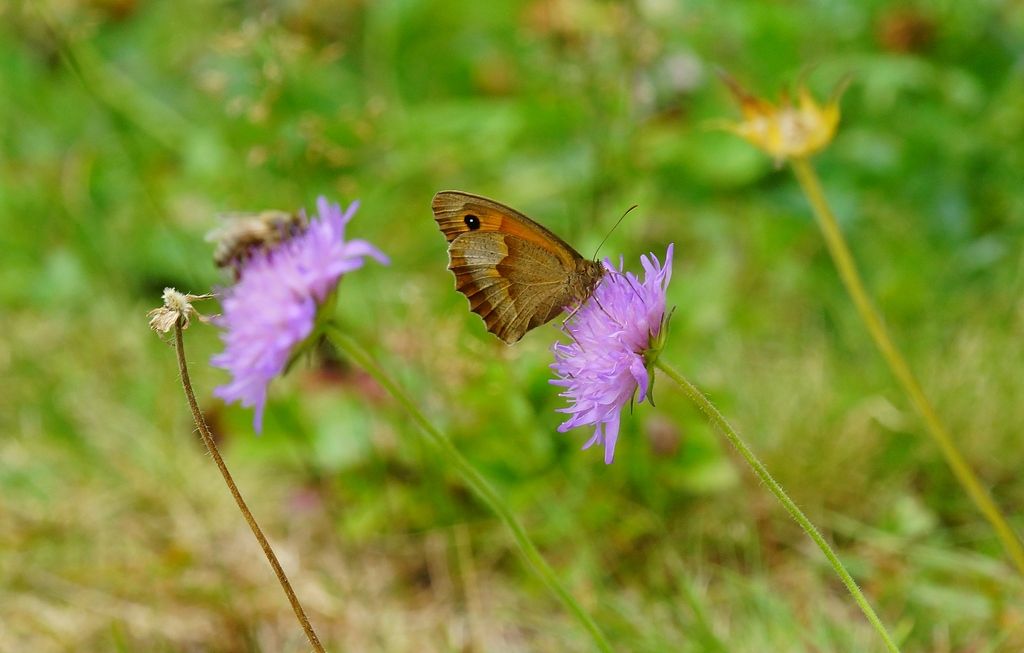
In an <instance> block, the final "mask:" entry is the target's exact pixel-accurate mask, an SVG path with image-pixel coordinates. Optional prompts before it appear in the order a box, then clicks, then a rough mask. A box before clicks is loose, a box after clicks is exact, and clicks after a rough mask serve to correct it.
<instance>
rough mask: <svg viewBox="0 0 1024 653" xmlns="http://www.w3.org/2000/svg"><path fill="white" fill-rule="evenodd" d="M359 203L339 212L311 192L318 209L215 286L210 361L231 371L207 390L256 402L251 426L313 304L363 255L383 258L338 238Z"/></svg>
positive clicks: (306, 327) (257, 423) (258, 424)
mask: <svg viewBox="0 0 1024 653" xmlns="http://www.w3.org/2000/svg"><path fill="white" fill-rule="evenodd" d="M358 207H359V202H352V204H350V205H349V207H348V209H346V210H345V211H344V212H342V210H341V206H339V205H338V204H332V203H331V202H328V201H327V199H326V198H324V197H319V198H317V201H316V209H317V215H316V216H314V217H313V218H312V219H310V220H309V223H308V225H306V226H305V228H303V229H301V230H300V231H299V233H297V234H295V235H294V236H292V237H290V238H288V239H286V240H283V241H281V242H278V243H277V244H275V245H274V246H273V247H270V248H269V249H266V250H262V251H256V252H254V253H253V254H252V256H251V257H250V258H247V259H246V260H244V261H242V262H240V263H239V265H238V267H237V268H236V270H237V273H238V281H237V282H236V283H235V285H233V286H230V287H228V288H227V289H225V290H224V291H222V292H221V293H219V294H220V295H221V306H222V308H223V315H222V316H221V317H219V318H217V320H216V323H217V325H218V326H220V327H222V328H223V329H224V332H223V333H221V340H223V341H224V351H223V352H221V353H220V354H218V355H216V356H214V357H213V358H212V359H211V361H210V362H211V363H212V364H213V365H214V366H215V367H220V368H223V369H225V370H227V371H228V372H230V373H231V377H232V378H231V381H230V382H229V383H228V384H226V385H222V386H220V387H218V388H216V389H215V390H214V394H215V395H216V396H217V397H220V398H221V399H223V400H224V401H226V402H229V403H230V402H233V401H238V402H240V403H241V404H242V406H245V407H250V406H252V407H255V409H256V411H255V415H254V416H253V426H254V428H255V429H256V431H257V432H260V431H262V430H263V409H264V406H265V405H266V401H267V386H268V385H269V384H270V381H271V379H273V378H274V377H275V376H277V375H278V374H280V373H281V372H282V371H283V370H284V366H285V364H286V363H287V362H288V358H289V356H290V355H291V353H292V350H293V349H294V347H295V346H296V345H297V344H299V343H300V342H302V341H303V340H305V339H306V338H307V337H308V336H309V335H310V333H312V331H313V325H314V323H315V321H316V313H317V309H318V307H319V306H320V305H321V304H322V303H323V302H324V300H325V299H327V297H328V296H329V295H330V294H331V292H332V291H333V290H334V288H335V287H336V286H337V284H338V280H339V279H341V276H342V275H343V274H345V273H346V272H351V271H352V270H356V269H358V268H360V267H362V265H363V262H364V260H365V258H366V257H372V258H374V259H376V260H377V261H378V262H380V263H383V264H385V265H386V264H387V263H388V258H387V257H386V256H385V255H384V254H383V253H382V252H381V251H380V250H378V249H377V248H376V247H374V246H373V245H371V244H370V243H368V242H366V241H365V240H348V241H346V240H345V225H346V224H347V223H348V221H349V220H351V219H352V216H353V215H354V214H355V212H356V209H357V208H358ZM304 222H305V221H304Z"/></svg>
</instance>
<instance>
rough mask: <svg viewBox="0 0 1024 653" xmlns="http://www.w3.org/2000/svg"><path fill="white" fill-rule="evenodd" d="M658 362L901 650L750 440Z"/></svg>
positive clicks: (880, 631)
mask: <svg viewBox="0 0 1024 653" xmlns="http://www.w3.org/2000/svg"><path fill="white" fill-rule="evenodd" d="M655 366H656V367H657V368H658V369H660V370H661V371H662V372H664V373H665V375H666V376H668V377H669V378H670V379H672V380H673V381H675V382H676V383H677V384H678V385H679V387H680V389H681V390H682V391H683V394H685V395H686V396H687V397H689V399H690V401H692V402H693V403H694V404H696V406H697V408H699V409H700V411H701V412H702V413H704V415H705V416H706V417H707V418H708V420H709V421H710V422H711V423H712V424H713V425H714V427H715V428H717V429H718V430H719V431H721V432H722V435H724V436H725V437H726V439H727V440H729V442H730V443H731V444H732V446H733V447H735V448H736V450H737V451H739V453H740V455H741V456H743V458H744V459H745V460H746V461H747V464H748V465H750V467H751V469H753V470H754V473H755V474H757V477H758V478H759V479H761V482H762V483H764V484H765V485H766V486H768V490H769V491H770V492H771V493H772V494H774V495H775V498H776V499H778V500H779V502H780V503H781V504H782V506H783V507H784V508H785V509H786V512H788V513H789V514H790V516H791V517H792V518H793V520H794V521H795V522H796V523H797V524H799V525H800V528H802V529H803V530H804V532H805V533H807V536H808V537H810V538H811V539H812V540H813V541H814V543H815V544H816V545H818V548H819V549H821V552H822V553H824V554H825V558H827V559H828V561H829V564H831V565H832V569H834V570H835V572H836V575H837V576H839V578H840V580H842V581H843V584H844V585H846V589H848V590H849V591H850V594H851V595H852V596H853V600H854V601H856V602H857V605H858V606H859V607H860V609H861V611H862V612H863V613H864V616H865V617H867V619H868V621H869V622H871V625H872V626H874V628H875V630H876V631H877V632H878V635H879V636H880V637H881V638H882V640H883V641H885V645H886V647H888V649H889V650H890V651H892V652H894V653H898V651H899V648H898V647H897V646H896V643H895V642H894V641H893V639H892V637H890V636H889V632H888V631H887V630H886V629H885V626H884V625H883V624H882V622H881V620H880V619H879V618H878V615H877V614H875V610H874V609H873V608H872V607H871V604H870V603H868V600H867V599H866V598H864V595H863V594H862V593H861V591H860V588H859V587H857V582H856V581H855V580H853V576H851V575H850V572H848V571H847V570H846V567H844V566H843V563H842V562H841V561H840V560H839V556H837V555H836V554H835V552H834V551H833V550H832V547H831V546H829V544H828V542H826V541H825V538H824V537H822V535H821V533H820V532H818V529H817V528H815V527H814V524H812V523H811V521H810V520H809V519H807V516H806V515H804V513H803V511H802V510H800V508H799V507H797V505H796V504H795V503H793V500H792V499H790V498H789V495H787V494H786V492H785V490H783V489H782V486H780V485H779V484H778V483H777V482H776V481H775V479H774V478H772V475H771V474H769V473H768V470H767V469H765V466H764V465H763V464H761V461H760V460H758V459H757V456H755V455H754V452H753V451H751V450H750V449H749V448H748V447H747V445H746V443H744V442H743V439H742V438H740V436H739V434H738V433H737V432H736V430H735V429H734V428H733V427H732V425H730V424H729V422H728V421H726V419H725V417H723V416H722V413H720V412H719V411H718V409H717V408H715V405H714V404H712V403H711V400H710V399H708V398H707V397H706V396H704V393H702V392H701V391H700V390H698V389H697V387H696V386H694V385H693V384H692V383H690V382H689V381H688V380H687V379H686V377H684V376H683V375H682V374H680V373H679V372H677V371H675V370H674V369H672V368H671V367H670V366H669V365H667V364H666V363H664V362H662V361H661V360H660V359H659V360H658V361H657V362H656V363H655Z"/></svg>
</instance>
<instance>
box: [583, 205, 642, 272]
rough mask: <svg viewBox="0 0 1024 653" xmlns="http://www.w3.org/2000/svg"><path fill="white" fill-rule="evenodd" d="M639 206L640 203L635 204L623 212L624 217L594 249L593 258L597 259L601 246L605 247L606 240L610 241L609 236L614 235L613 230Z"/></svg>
mask: <svg viewBox="0 0 1024 653" xmlns="http://www.w3.org/2000/svg"><path fill="white" fill-rule="evenodd" d="M637 206H639V205H638V204H634V205H633V206H631V207H629V208H628V209H626V212H625V213H623V214H622V217H621V218H619V221H618V222H616V223H615V224H614V225H613V226H612V228H611V229H609V230H608V233H607V234H606V235H605V237H604V240H602V241H601V244H600V245H598V246H597V249H595V250H594V256H593V258H594V260H595V261H596V260H597V253H598V252H600V251H601V248H602V247H604V244H605V243H606V242H608V238H609V237H610V236H611V235H612V232H614V231H615V230H616V229H617V228H618V227H619V225H620V224H622V221H623V220H625V219H626V216H627V215H629V212H630V211H632V210H633V209H635V208H636V207H637Z"/></svg>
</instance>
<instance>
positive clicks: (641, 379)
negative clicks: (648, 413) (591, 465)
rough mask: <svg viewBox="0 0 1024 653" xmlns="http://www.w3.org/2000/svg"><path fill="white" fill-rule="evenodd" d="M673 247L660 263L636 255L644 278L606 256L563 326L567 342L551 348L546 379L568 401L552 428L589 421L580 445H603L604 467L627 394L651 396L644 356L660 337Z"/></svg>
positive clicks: (562, 429) (612, 454)
mask: <svg viewBox="0 0 1024 653" xmlns="http://www.w3.org/2000/svg"><path fill="white" fill-rule="evenodd" d="M672 250H673V245H669V246H668V251H667V252H666V253H665V264H664V265H661V264H660V263H659V262H658V259H657V258H656V257H655V256H654V254H651V255H650V256H641V257H640V262H641V264H642V265H643V268H644V280H643V281H640V280H639V279H637V277H636V276H635V275H634V274H633V273H632V272H623V271H622V262H621V261H620V262H619V268H618V269H616V268H615V267H614V266H613V265H612V264H611V263H610V262H609V261H608V260H607V259H605V261H604V265H605V268H606V269H607V271H608V274H606V275H605V276H604V278H603V279H602V280H601V281H600V283H598V285H597V288H596V289H595V290H594V294H593V295H592V296H591V297H590V299H588V300H587V301H586V303H584V304H583V306H582V307H580V308H579V310H577V311H576V314H575V315H574V316H573V318H572V319H571V320H569V322H568V323H567V324H566V326H565V327H564V331H565V332H566V333H567V334H568V335H569V336H570V338H571V339H572V341H571V342H569V343H560V342H559V343H555V345H554V347H553V351H554V353H555V362H554V363H553V364H552V365H551V369H553V370H554V371H555V374H557V375H558V378H557V379H554V380H552V381H551V383H552V384H553V385H558V386H562V387H563V388H565V391H564V392H562V393H561V396H563V397H565V398H567V399H568V400H569V402H570V403H571V404H572V405H570V406H569V407H567V408H561V409H559V412H562V413H569V414H570V415H571V417H570V418H569V419H568V420H566V421H565V422H563V423H562V424H561V425H560V426H559V427H558V430H559V432H561V433H564V432H566V431H568V430H569V429H572V428H575V427H577V426H583V425H585V424H593V425H594V427H595V428H594V436H593V437H592V438H590V439H589V440H588V441H587V443H586V444H584V445H583V448H584V449H587V448H589V447H591V446H593V445H594V444H597V443H601V444H603V445H604V462H605V463H606V464H611V462H612V460H613V459H614V457H615V441H616V439H618V437H619V418H620V416H621V415H622V408H623V407H624V406H625V405H626V403H628V402H629V401H630V400H631V399H632V398H633V396H634V394H636V395H637V397H638V399H639V401H643V400H644V399H647V398H648V397H649V396H650V389H651V388H650V384H651V377H650V375H649V371H648V366H649V364H650V363H651V362H652V361H651V360H650V358H649V355H650V352H652V351H657V350H658V349H660V347H661V344H662V341H663V334H662V327H663V325H664V322H665V290H666V288H668V282H669V279H670V278H671V277H672Z"/></svg>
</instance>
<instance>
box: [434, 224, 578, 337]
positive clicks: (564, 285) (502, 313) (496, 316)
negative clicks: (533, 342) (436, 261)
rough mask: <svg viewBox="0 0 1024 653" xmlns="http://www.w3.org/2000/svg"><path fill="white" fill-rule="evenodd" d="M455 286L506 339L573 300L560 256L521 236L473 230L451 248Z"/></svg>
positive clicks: (497, 332)
mask: <svg viewBox="0 0 1024 653" xmlns="http://www.w3.org/2000/svg"><path fill="white" fill-rule="evenodd" d="M448 253H449V259H450V263H449V265H448V269H450V270H451V271H452V272H453V273H454V274H455V288H456V289H457V290H458V291H459V292H461V293H462V294H464V295H465V296H466V299H467V300H469V308H470V310H471V311H473V312H474V313H476V314H477V315H479V316H480V317H481V318H483V320H484V323H485V324H486V325H487V330H488V331H490V332H491V333H493V334H494V335H496V336H498V337H499V338H501V339H502V340H504V341H505V342H506V343H508V344H512V343H514V342H517V341H518V340H519V339H520V338H522V337H523V335H524V334H525V333H526V332H527V331H529V330H530V329H532V328H534V327H537V326H540V325H541V324H544V323H545V322H547V321H548V320H550V319H552V318H553V317H555V316H556V315H558V313H559V312H560V311H561V310H562V308H563V307H564V306H565V305H566V304H568V303H570V302H571V301H572V298H571V297H570V296H569V285H568V277H569V273H568V271H567V270H566V269H565V267H564V266H563V264H562V261H561V259H559V258H558V256H556V255H555V254H553V253H552V252H550V251H548V250H545V249H542V248H540V247H537V246H536V245H534V244H533V243H531V242H529V241H526V240H523V239H522V238H519V237H518V236H513V235H511V234H503V233H499V232H494V231H491V232H469V233H465V234H463V235H461V236H459V237H457V238H456V239H455V240H453V241H452V243H451V245H450V246H449V248H448Z"/></svg>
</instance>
